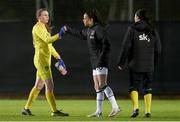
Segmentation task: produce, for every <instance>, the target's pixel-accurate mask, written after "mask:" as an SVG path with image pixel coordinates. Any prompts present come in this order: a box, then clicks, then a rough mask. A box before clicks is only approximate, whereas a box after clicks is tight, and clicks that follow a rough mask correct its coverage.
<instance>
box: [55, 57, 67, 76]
mask: <svg viewBox="0 0 180 122" xmlns="http://www.w3.org/2000/svg"><path fill="white" fill-rule="evenodd" d="M55 67H56V68H57V69H58V70H59V72H60V73H61V74H62V75H66V74H67V70H66V65H65V64H64V61H63V60H62V59H58V62H57V63H55Z"/></svg>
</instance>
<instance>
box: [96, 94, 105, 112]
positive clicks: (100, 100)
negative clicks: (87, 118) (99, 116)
mask: <svg viewBox="0 0 180 122" xmlns="http://www.w3.org/2000/svg"><path fill="white" fill-rule="evenodd" d="M103 100H104V91H101V92H97V96H96V113H102V106H103Z"/></svg>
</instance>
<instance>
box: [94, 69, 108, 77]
mask: <svg viewBox="0 0 180 122" xmlns="http://www.w3.org/2000/svg"><path fill="white" fill-rule="evenodd" d="M107 74H108V68H106V67H99V68H96V69H93V76H94V75H107Z"/></svg>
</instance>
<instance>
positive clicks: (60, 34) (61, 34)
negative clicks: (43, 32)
mask: <svg viewBox="0 0 180 122" xmlns="http://www.w3.org/2000/svg"><path fill="white" fill-rule="evenodd" d="M64 33H65V26H62V27H61V29H60V31H59V38H60V39H62V36H63V34H64Z"/></svg>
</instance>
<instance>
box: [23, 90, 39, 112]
mask: <svg viewBox="0 0 180 122" xmlns="http://www.w3.org/2000/svg"><path fill="white" fill-rule="evenodd" d="M39 92H40V90H38V89H36V88H35V87H33V88H32V90H31V92H30V94H29V97H28V100H27V102H26V105H25V107H24V108H25V109H30V108H31V105H32V103H33V101H34V100H35V99H36V98H37V96H38V94H39Z"/></svg>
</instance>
